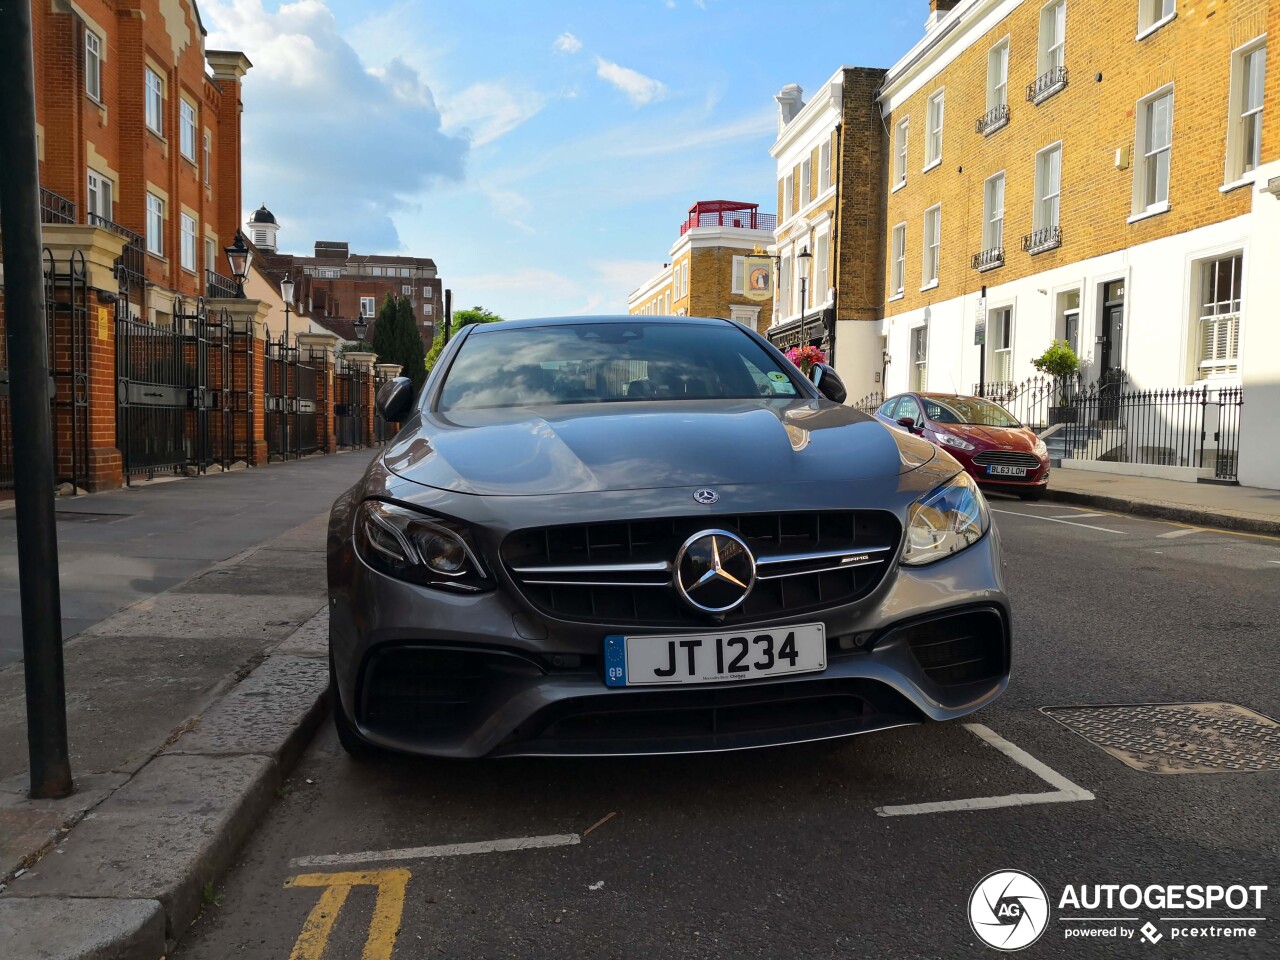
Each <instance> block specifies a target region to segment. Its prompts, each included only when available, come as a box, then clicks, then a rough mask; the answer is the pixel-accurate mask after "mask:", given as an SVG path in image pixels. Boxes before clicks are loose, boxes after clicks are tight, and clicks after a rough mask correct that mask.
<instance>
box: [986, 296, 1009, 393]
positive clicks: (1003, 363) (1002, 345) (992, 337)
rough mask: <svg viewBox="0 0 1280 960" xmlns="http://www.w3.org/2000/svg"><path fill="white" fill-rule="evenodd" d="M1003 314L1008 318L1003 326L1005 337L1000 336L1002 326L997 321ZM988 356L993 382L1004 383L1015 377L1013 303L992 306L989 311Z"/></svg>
mask: <svg viewBox="0 0 1280 960" xmlns="http://www.w3.org/2000/svg"><path fill="white" fill-rule="evenodd" d="M1002 315H1004V316H1005V317H1007V320H1008V322H1007V324H1006V326H1005V327H1004V328H1003V333H1004V336H1003V338H1002V337H1001V336H1000V334H1001V327H1000V325H999V323H998V322H997V320H998V319H999V318H1000V317H1001V316H1002ZM987 356H988V357H990V359H991V362H990V363H989V364H988V367H987V370H988V375H989V376H990V378H991V382H992V383H1004V382H1008V381H1010V380H1012V379H1013V305H1012V304H1004V305H1003V306H998V307H992V308H991V309H990V310H989V311H987ZM1001 374H1003V375H1001Z"/></svg>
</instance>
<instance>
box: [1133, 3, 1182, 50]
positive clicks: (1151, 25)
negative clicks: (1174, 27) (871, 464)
mask: <svg viewBox="0 0 1280 960" xmlns="http://www.w3.org/2000/svg"><path fill="white" fill-rule="evenodd" d="M1177 15H1178V0H1138V35H1137V37H1136V38H1135V39H1137V40H1145V39H1146V38H1147V37H1149V36H1151V34H1153V33H1155V32H1156V31H1157V30H1159V29H1160V28H1161V27H1163V26H1164V25H1165V24H1166V23H1168V22H1169V21H1170V20H1172V19H1173V18H1174V17H1176V16H1177Z"/></svg>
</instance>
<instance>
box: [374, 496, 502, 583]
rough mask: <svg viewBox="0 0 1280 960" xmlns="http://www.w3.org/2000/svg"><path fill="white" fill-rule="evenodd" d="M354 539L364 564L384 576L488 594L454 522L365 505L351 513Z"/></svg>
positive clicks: (380, 505) (387, 505)
mask: <svg viewBox="0 0 1280 960" xmlns="http://www.w3.org/2000/svg"><path fill="white" fill-rule="evenodd" d="M355 537H356V549H357V550H358V551H359V552H360V556H361V558H362V559H363V560H364V562H365V563H367V564H369V566H371V567H373V569H375V570H377V571H379V572H380V573H385V574H386V575H387V576H389V577H395V578H396V579H397V580H407V581H409V582H410V583H417V584H421V585H422V586H425V587H442V588H444V589H446V590H456V591H458V592H460V593H478V592H479V591H481V590H491V589H493V586H494V583H493V581H492V580H491V579H490V578H489V575H488V574H487V573H486V572H485V569H484V566H483V565H482V564H481V563H480V559H479V557H477V556H476V553H475V551H474V550H473V549H472V547H471V544H470V543H469V542H468V535H467V529H466V528H465V527H464V526H463V525H462V524H460V523H457V522H456V521H453V520H445V519H443V518H441V517H433V516H430V515H428V514H425V513H418V512H417V511H416V510H409V509H406V508H405V507H397V506H394V505H393V504H390V503H383V502H382V501H380V500H366V501H365V502H364V503H362V504H360V509H359V510H358V511H357V512H356V526H355Z"/></svg>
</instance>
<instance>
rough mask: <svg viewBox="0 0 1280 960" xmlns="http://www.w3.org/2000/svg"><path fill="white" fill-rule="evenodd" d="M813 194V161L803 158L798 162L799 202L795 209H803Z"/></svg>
mask: <svg viewBox="0 0 1280 960" xmlns="http://www.w3.org/2000/svg"><path fill="white" fill-rule="evenodd" d="M812 194H813V163H812V162H811V161H809V160H803V161H801V163H800V203H799V205H798V206H797V209H800V210H803V209H804V208H805V207H807V206H808V205H809V203H810V200H811V197H812Z"/></svg>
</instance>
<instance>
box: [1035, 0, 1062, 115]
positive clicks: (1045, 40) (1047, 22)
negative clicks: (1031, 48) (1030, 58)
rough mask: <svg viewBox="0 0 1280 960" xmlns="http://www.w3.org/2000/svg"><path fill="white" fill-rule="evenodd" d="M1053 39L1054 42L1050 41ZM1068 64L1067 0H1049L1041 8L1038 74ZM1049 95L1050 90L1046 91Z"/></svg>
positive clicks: (1046, 94)
mask: <svg viewBox="0 0 1280 960" xmlns="http://www.w3.org/2000/svg"><path fill="white" fill-rule="evenodd" d="M1051 40H1052V41H1053V42H1052V43H1051V42H1050V41H1051ZM1066 65H1067V0H1049V2H1048V3H1046V4H1045V5H1044V6H1043V7H1041V8H1040V36H1039V39H1038V40H1037V42H1036V76H1037V77H1042V76H1044V75H1045V74H1046V73H1048V72H1049V71H1050V70H1053V69H1055V68H1056V67H1065V66H1066ZM1044 95H1045V96H1048V91H1045V94H1044Z"/></svg>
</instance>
